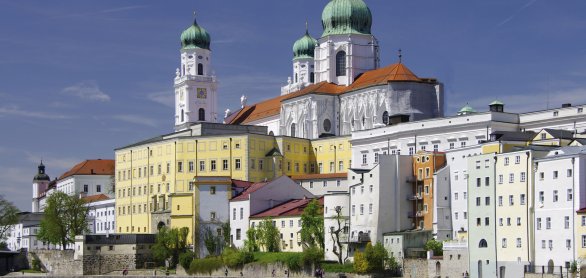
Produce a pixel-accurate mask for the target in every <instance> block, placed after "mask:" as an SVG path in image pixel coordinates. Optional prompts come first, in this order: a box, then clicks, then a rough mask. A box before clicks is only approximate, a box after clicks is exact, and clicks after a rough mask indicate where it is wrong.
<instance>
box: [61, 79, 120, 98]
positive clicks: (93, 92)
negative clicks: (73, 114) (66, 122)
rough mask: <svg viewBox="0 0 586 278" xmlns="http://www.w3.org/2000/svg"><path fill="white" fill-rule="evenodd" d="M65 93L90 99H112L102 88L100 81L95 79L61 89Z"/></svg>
mask: <svg viewBox="0 0 586 278" xmlns="http://www.w3.org/2000/svg"><path fill="white" fill-rule="evenodd" d="M61 92H62V93H64V94H67V95H72V96H76V97H78V98H81V99H86V100H90V101H101V102H106V101H110V96H109V95H107V94H106V93H104V92H103V91H102V90H100V87H98V83H96V81H93V80H89V81H82V82H80V83H77V84H75V85H72V86H69V87H67V88H65V89H63V90H62V91H61Z"/></svg>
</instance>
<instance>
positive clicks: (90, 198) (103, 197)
mask: <svg viewBox="0 0 586 278" xmlns="http://www.w3.org/2000/svg"><path fill="white" fill-rule="evenodd" d="M81 199H82V200H84V201H85V202H86V203H93V202H99V201H105V200H110V197H108V196H106V195H104V194H98V195H92V196H86V197H83V198H81Z"/></svg>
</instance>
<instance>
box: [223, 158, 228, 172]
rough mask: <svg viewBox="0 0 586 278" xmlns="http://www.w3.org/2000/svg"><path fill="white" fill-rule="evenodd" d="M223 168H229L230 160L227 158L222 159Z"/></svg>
mask: <svg viewBox="0 0 586 278" xmlns="http://www.w3.org/2000/svg"><path fill="white" fill-rule="evenodd" d="M222 170H224V171H226V170H228V160H227V159H224V160H222Z"/></svg>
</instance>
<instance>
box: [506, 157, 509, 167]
mask: <svg viewBox="0 0 586 278" xmlns="http://www.w3.org/2000/svg"><path fill="white" fill-rule="evenodd" d="M507 165H509V158H508V157H505V166H507Z"/></svg>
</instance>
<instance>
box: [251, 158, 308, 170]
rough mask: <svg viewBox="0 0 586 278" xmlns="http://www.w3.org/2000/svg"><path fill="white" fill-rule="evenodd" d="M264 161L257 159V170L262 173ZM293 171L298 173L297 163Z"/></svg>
mask: <svg viewBox="0 0 586 278" xmlns="http://www.w3.org/2000/svg"><path fill="white" fill-rule="evenodd" d="M264 162H265V161H264V160H263V159H259V160H258V170H260V171H262V170H263V168H264ZM295 171H297V172H299V163H295Z"/></svg>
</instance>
